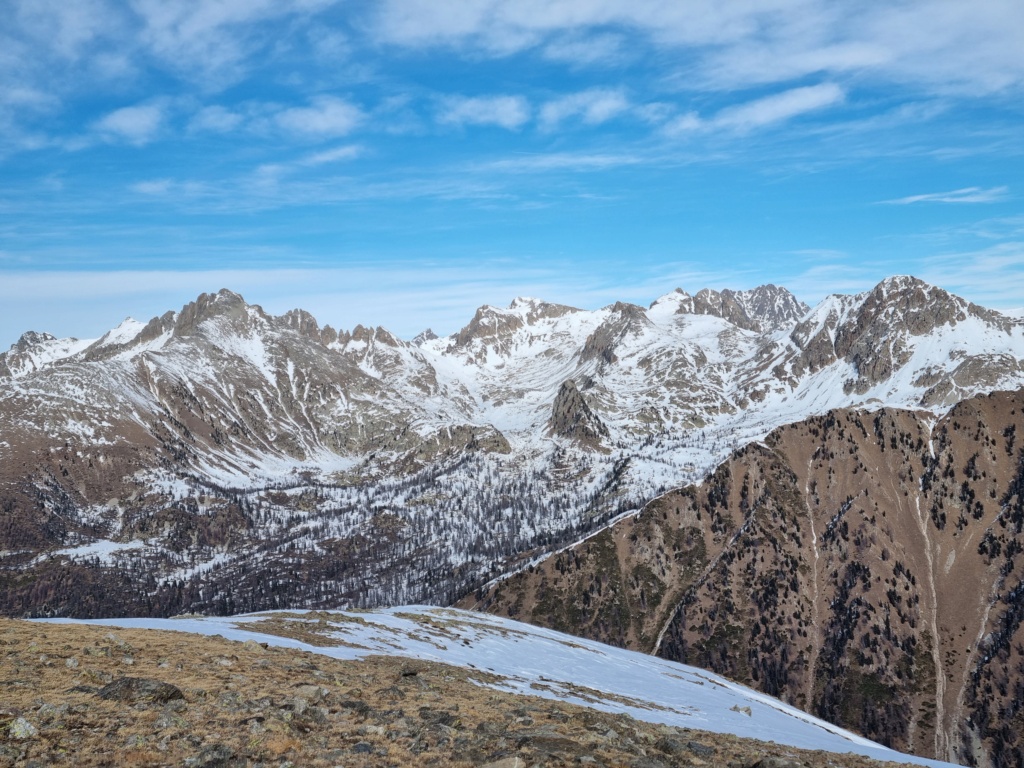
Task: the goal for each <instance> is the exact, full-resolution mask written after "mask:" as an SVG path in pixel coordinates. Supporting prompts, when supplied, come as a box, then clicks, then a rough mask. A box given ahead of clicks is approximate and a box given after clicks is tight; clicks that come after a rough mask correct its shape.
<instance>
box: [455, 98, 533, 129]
mask: <svg viewBox="0 0 1024 768" xmlns="http://www.w3.org/2000/svg"><path fill="white" fill-rule="evenodd" d="M529 119H530V105H529V103H528V102H527V101H526V99H524V98H523V97H522V96H480V97H472V98H464V97H451V98H448V99H445V101H444V103H443V106H442V109H441V113H440V114H439V115H438V121H439V122H441V123H446V124H449V125H496V126H498V127H500V128H506V129H508V130H516V129H517V128H520V127H522V125H523V124H524V123H525V122H526V121H528V120H529Z"/></svg>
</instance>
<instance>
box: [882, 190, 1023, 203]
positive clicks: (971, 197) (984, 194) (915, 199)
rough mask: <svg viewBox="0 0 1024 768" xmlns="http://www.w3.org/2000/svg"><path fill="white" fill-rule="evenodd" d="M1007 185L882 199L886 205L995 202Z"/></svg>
mask: <svg viewBox="0 0 1024 768" xmlns="http://www.w3.org/2000/svg"><path fill="white" fill-rule="evenodd" d="M1008 192H1009V187H1006V186H1002V187H991V188H989V189H983V188H981V187H964V188H963V189H954V190H953V191H952V192H931V193H929V194H925V195H910V196H908V197H900V198H897V199H895V200H883V201H882V202H883V203H885V204H887V205H910V204H911V203H996V202H999V201H1001V200H1005V199H1006V198H1007V193H1008Z"/></svg>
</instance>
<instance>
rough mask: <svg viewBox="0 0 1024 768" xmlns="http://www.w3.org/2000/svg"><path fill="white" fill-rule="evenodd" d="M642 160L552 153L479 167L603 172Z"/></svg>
mask: <svg viewBox="0 0 1024 768" xmlns="http://www.w3.org/2000/svg"><path fill="white" fill-rule="evenodd" d="M643 162H645V160H644V158H642V157H640V156H638V155H631V154H591V153H575V152H554V153H547V154H538V155H524V156H519V157H516V158H514V159H510V160H495V161H494V162H490V163H487V164H485V165H482V166H480V167H479V168H478V169H477V170H480V171H484V172H491V171H501V172H503V173H542V172H546V171H603V170H607V169H609V168H621V167H622V166H626V165H638V164H640V163H643Z"/></svg>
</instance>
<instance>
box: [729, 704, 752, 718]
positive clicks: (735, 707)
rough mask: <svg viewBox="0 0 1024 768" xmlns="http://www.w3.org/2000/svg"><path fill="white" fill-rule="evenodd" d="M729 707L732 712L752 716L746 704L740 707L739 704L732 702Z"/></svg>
mask: <svg viewBox="0 0 1024 768" xmlns="http://www.w3.org/2000/svg"><path fill="white" fill-rule="evenodd" d="M729 709H730V711H732V712H739V713H740V714H741V715H746V716H747V717H753V712H751V710H750V707H746V706H743V707H741V706H740V705H739V704H733V705H732V706H731V707H729Z"/></svg>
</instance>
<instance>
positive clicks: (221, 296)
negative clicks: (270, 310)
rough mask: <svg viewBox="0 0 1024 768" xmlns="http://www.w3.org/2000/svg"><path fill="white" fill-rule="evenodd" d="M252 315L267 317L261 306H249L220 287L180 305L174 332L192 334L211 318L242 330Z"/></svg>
mask: <svg viewBox="0 0 1024 768" xmlns="http://www.w3.org/2000/svg"><path fill="white" fill-rule="evenodd" d="M253 317H256V318H260V319H262V320H267V319H268V317H267V315H266V313H265V312H264V311H263V309H262V308H261V307H259V306H256V305H252V306H250V305H249V304H246V302H245V299H243V298H242V297H241V296H240V295H239V294H237V293H234V292H233V291H229V290H228V289H227V288H222V289H221V290H219V291H218V292H217V293H203V294H201V295H200V296H199V298H198V299H196V300H195V301H193V302H189V303H188V304H186V305H185V306H184V307H182V308H181V312H179V313H178V316H177V318H176V321H175V326H174V334H175V335H176V336H191V335H194V334H195V333H197V332H198V330H199V327H200V326H201V325H202V324H203V323H204V322H206V321H207V320H213V319H217V320H220V321H222V322H225V323H227V324H228V325H229V326H231V327H233V328H234V329H235V330H243V329H244V328H245V327H247V326H249V325H251V323H252V318H253Z"/></svg>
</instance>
